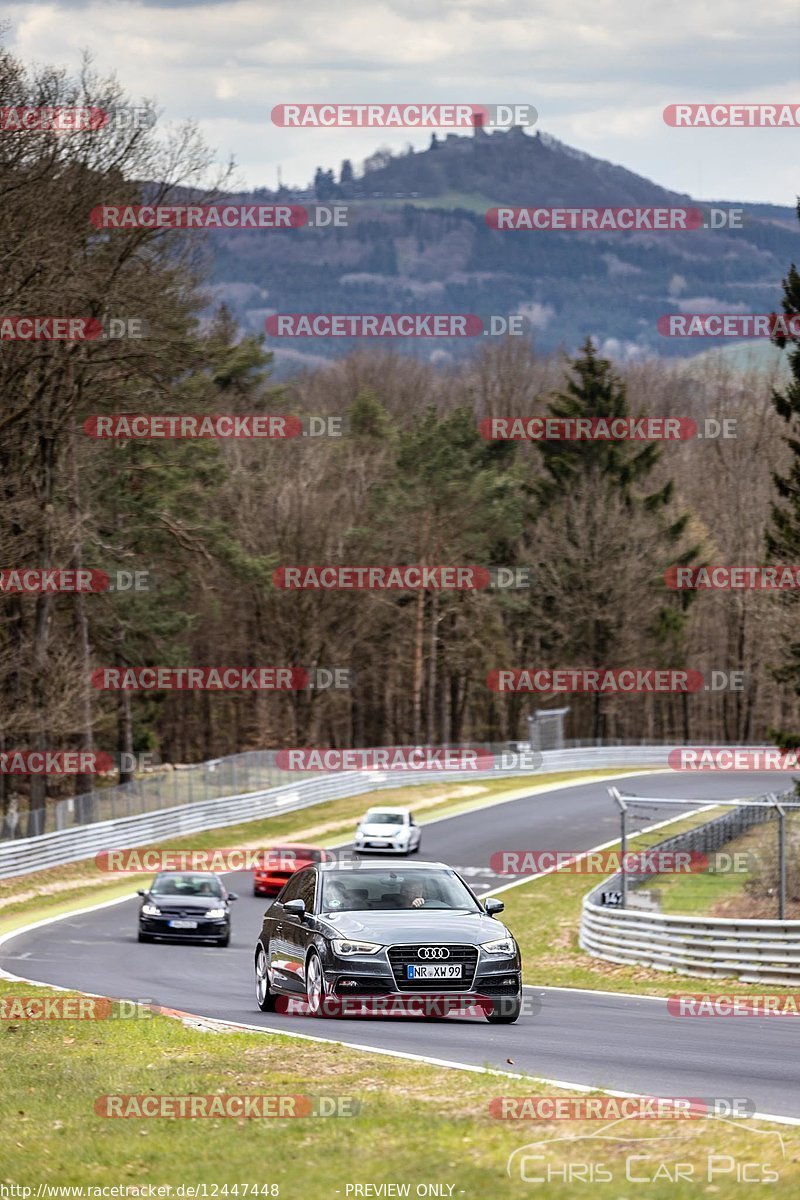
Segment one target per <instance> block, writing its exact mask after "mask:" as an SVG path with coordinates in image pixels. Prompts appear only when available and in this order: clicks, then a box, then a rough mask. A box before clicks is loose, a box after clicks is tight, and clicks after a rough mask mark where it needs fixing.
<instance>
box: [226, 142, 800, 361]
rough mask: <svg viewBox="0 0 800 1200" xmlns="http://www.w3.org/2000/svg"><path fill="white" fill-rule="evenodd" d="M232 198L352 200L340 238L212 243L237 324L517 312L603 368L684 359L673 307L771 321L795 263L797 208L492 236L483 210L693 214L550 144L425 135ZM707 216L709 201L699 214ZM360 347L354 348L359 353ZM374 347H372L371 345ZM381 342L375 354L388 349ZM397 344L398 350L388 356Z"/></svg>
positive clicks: (426, 343)
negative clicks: (321, 316)
mask: <svg viewBox="0 0 800 1200" xmlns="http://www.w3.org/2000/svg"><path fill="white" fill-rule="evenodd" d="M231 199H235V200H237V201H240V202H247V201H250V202H252V201H253V200H261V201H262V202H263V201H273V200H289V201H294V202H296V203H303V202H307V201H309V200H315V199H316V200H318V201H319V202H321V203H348V204H350V205H352V210H353V221H352V225H351V227H350V228H346V229H331V228H328V229H308V228H302V229H296V230H282V231H276V232H265V231H257V232H256V231H254V232H244V231H241V232H233V231H231V232H224V233H222V232H218V233H215V234H213V235H212V236H210V237H209V243H210V248H211V251H212V253H213V255H214V289H213V295H214V301H215V303H218V302H220V301H224V302H225V303H227V305H228V306H229V307H230V308H231V309H232V311H233V312H234V314H235V316H236V317H237V319H238V321H239V322H240V324H241V325H242V327H243V328H245V329H248V330H252V331H256V330H263V327H264V320H265V318H266V317H267V316H268V315H270V314H272V313H275V312H345V313H355V312H358V313H361V312H377V313H387V312H458V313H464V312H471V313H477V314H478V315H480V316H482V317H484V318H487V317H488V316H489V315H491V314H499V315H508V314H511V313H521V314H522V315H523V316H524V317H525V318H526V329H527V331H528V335H529V336H533V338H534V341H535V344H536V345H537V346H538V347H539V348H540V349H542V350H548V349H553V348H556V347H558V346H563V347H566V348H567V349H568V350H572V349H574V348H575V347H576V346H577V345H578V344H579V343H580V342H581V341H582V340H583V338H584V337H585V336H586V335H587V334H592V335H593V336H595V337H596V338H597V339H598V340H599V342H600V343H601V345H603V347H604V349H605V351H606V352H607V353H610V354H611V355H612V356H635V355H642V354H644V355H652V354H663V355H670V356H676V355H680V356H686V355H693V354H698V353H700V352H703V351H706V350H708V349H709V348H711V347H713V346H714V345H717V346H720V345H735V343H731V342H729V341H720V340H717V341H716V342H713V341H711V340H708V339H702V340H699V339H685V340H684V339H667V338H664V337H662V336H660V335H659V333H658V332H657V329H656V322H657V320H658V317H659V316H660V315H661V314H662V313H665V312H675V311H695V312H698V311H704V312H716V311H740V312H769V311H772V310H773V309H775V308H776V307H779V306H780V297H781V291H780V283H781V279H782V277H783V276H784V274H785V273H786V270H787V267H788V266H789V264H790V262H791V261H793V260H797V259H798V258H800V223H799V222H798V221H797V217H796V214H795V212H794V210H793V209H791V208H789V207H788V206H787V208H785V209H783V208H780V207H778V206H775V205H767V204H757V205H746V204H741V205H737V204H736V202H735V201H719V202H716V207H717V208H718V209H729V208H742V209H743V210H744V217H743V228H741V229H700V230H695V231H685V232H674V233H670V232H650V233H648V232H640V233H619V232H611V233H592V232H563V233H557V232H549V231H536V232H526V231H515V232H498V231H496V230H493V229H490V228H489V227H488V226H487V224H486V221H485V219H484V214H485V212H486V210H487V209H488V208H491V207H496V206H499V205H517V206H542V207H555V206H564V207H586V206H597V207H600V206H607V207H622V206H629V205H643V206H651V205H652V206H675V205H689V204H692V203H699V202H693V201H692V200H691V198H690V197H689V196H687V195H684V194H680V193H677V192H672V191H669V190H667V189H666V188H662V187H660V186H659V185H658V184H656V183H653V182H651V181H650V180H648V179H645V178H643V177H642V176H640V175H636V174H634V173H633V172H631V171H627V170H625V168H623V167H620V166H616V165H614V164H613V163H609V162H605V161H603V160H602V159H597V158H592V157H591V156H590V155H588V154H584V153H582V152H580V151H577V150H573V149H571V148H570V147H569V146H566V145H564V144H563V143H561V142H559V141H557V140H556V139H555V138H553V137H550V136H549V135H547V134H544V133H540V132H539V133H536V134H534V135H531V134H526V133H524V132H523V131H522V130H521V129H514V130H510V131H508V132H507V133H500V132H497V133H492V134H486V133H483V132H480V131H479V132H478V134H477V135H472V136H466V137H463V136H456V135H454V134H450V135H448V136H447V137H445V138H438V137H433V138H432V141H431V145H430V147H429V148H428V149H427V150H424V151H421V152H414V151H412V150H409V151H408V152H407V153H405V154H401V155H397V156H393V155H390V154H389V153H388V152H383V151H379V152H377V153H376V154H374V155H372V157H371V158H369V159H367V161H366V163H365V170H364V171H363V173H362V174H361V175H360V176H355V175H353V174H352V173H351V171H350V170H349V168H348V167H344V169H343V170H342V171H340V172H339V174H338V177H337V175H336V174H335V173H334V171H333V170H330V169H327V170H322V169H321V168H320V169H319V170H318V171H317V176H316V180H315V185H314V187H313V188H310V189H309V190H307V191H304V192H289V191H288V190H286V189H282V190H281V191H279V192H270V191H268V190H267V189H266V188H259V189H257V191H256V192H254V193H252V194H248V195H243V196H237V197H231ZM700 206H701V207H703V208H707V207H708V205H707V204H703V205H700ZM268 343H269V345H270V347H271V348H273V349H274V350H275V351H276V360H277V362H278V364H279V365H281V366H283V367H284V368H287V367H289V366H291V365H293V364H294V363H296V362H297V361H313V360H315V359H319V358H323V359H324V358H329V357H332V356H334V355H339V354H341V353H343V352H345V351H347V350H349V349H351V348H352V347H353V346H354V345H355V344H357V343H355V342H354V341H353V340H346V339H326V338H313V339H312V338H296V339H292V340H291V341H289V340H287V339H273V338H270V339H268ZM358 344H362V343H358ZM372 344H373V345H374V344H375V341H373V343H372ZM386 344H387V343H386V342H383V345H386ZM399 344H400V343H399V342H397V341H394V342H393V343H392V345H393V346H394V347H397V346H398V345H399ZM474 347H475V339H449V340H448V341H446V342H443V341H441V340H439V339H435V340H434V339H427V338H422V339H415V340H413V341H412V340H410V339H407V340H405V341H404V342H403V343H402V348H403V349H404V350H405V351H406V352H408V353H410V354H415V355H417V356H419V357H424V358H429V357H431V356H432V355H438V356H440V355H442V354H446V355H448V356H451V357H453V358H457V357H460V356H463V355H465V354H469V353H470V352H471V351H472V350H473V349H474Z"/></svg>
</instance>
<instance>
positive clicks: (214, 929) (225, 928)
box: [139, 917, 231, 942]
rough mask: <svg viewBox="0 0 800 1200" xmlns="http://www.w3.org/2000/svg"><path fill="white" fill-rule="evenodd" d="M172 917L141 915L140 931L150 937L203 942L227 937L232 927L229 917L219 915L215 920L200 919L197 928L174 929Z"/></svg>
mask: <svg viewBox="0 0 800 1200" xmlns="http://www.w3.org/2000/svg"><path fill="white" fill-rule="evenodd" d="M172 919H173V918H170V917H140V918H139V932H140V933H146V934H147V936H148V937H159V938H165V939H169V940H170V941H175V942H184V941H189V942H203V941H208V939H209V938H224V937H227V936H228V934H229V933H230V929H231V922H230V918H229V917H217V918H216V919H215V920H213V921H202V920H200V919H198V921H197V928H196V929H172V928H171V927H170V920H172ZM186 919H187V920H188V919H189V918H186ZM192 919H193V918H192Z"/></svg>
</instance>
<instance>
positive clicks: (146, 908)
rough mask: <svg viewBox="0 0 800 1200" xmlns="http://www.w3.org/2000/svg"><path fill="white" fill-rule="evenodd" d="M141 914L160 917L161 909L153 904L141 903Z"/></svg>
mask: <svg viewBox="0 0 800 1200" xmlns="http://www.w3.org/2000/svg"><path fill="white" fill-rule="evenodd" d="M142 916H143V917H160V916H161V909H160V908H156V906H155V904H143V905H142Z"/></svg>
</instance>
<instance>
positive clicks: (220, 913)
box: [205, 908, 225, 921]
mask: <svg viewBox="0 0 800 1200" xmlns="http://www.w3.org/2000/svg"><path fill="white" fill-rule="evenodd" d="M205 915H206V917H207V918H208V919H209V920H210V921H213V920H214V919H215V918H216V917H224V916H225V909H224V908H208V909H206V913H205Z"/></svg>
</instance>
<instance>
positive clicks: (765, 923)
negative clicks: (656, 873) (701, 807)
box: [578, 798, 800, 984]
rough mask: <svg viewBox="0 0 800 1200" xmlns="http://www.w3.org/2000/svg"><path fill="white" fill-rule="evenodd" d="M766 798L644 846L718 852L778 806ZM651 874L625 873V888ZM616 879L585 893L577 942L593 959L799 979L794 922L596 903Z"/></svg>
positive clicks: (768, 979) (747, 978)
mask: <svg viewBox="0 0 800 1200" xmlns="http://www.w3.org/2000/svg"><path fill="white" fill-rule="evenodd" d="M770 799H772V798H770ZM766 801H767V798H765V799H764V802H762V803H761V804H751V805H747V804H743V805H742V806H741V808H739V809H733V810H732V811H731V812H729V813H725V814H724V815H723V816H721V817H716V818H715V819H714V820H713V821H708V822H706V823H705V824H704V825H701V826H697V827H695V828H694V829H691V830H686V831H685V832H683V833H679V834H676V835H674V836H673V837H671V838H667V839H665V840H664V841H661V842H659V843H658V844H657V845H654V846H649V847H648V851H653V852H656V851H662V852H663V851H672V850H677V849H682V850H688V851H697V850H702V851H705V852H707V851H709V850H715V849H718V848H719V847H720V846H723V845H724V844H725V843H726V842H729V841H731V840H732V839H733V838H735V837H736V836H738V834H739V833H741V832H743V831H744V830H745V829H747V828H750V827H752V826H754V825H756V824H759V823H761V822H763V821H767V820H771V819H774V818H775V817H776V815H777V810H776V808H775V807H774V805H772V804H769V803H767V802H766ZM711 803H712V804H713V801H711ZM652 878H653V877H652V875H650V876H644V875H635V874H630V873H629V874H628V879H627V883H628V887H635V886H636V884H637V883H641V882H643V881H644V880H645V879H650V880H652ZM621 881H622V873H621V872H617V874H615V875H613V876H611V877H610V878H608V879H606V880H604V881H603V882H602V883H600V884H598V885H597V886H596V887H594V888H592V890H591V891H590V892H589V893H588V894H587V895H586V896H585V897H584V900H583V906H582V909H581V920H580V932H579V937H578V944H579V945H580V947H581V949H583V950H586V951H587V953H589V954H591V955H592V956H593V957H595V958H603V959H606V960H607V961H609V962H615V963H622V964H625V965H632V964H635V965H638V966H646V967H652V968H653V969H654V970H658V971H664V972H672V973H676V974H681V975H694V976H698V977H700V978H703V979H722V978H731V977H735V978H737V979H739V980H740V981H741V982H742V983H782V984H796V983H797V982H798V981H800V921H788V920H764V919H761V918H741V917H705V916H686V915H683V914H672V913H659V912H649V911H645V910H642V909H636V908H617V907H615V906H613V905H605V904H602V903H601V902H600V899H601V893H602V892H614V891H615V890H616V889H617V888H618V887H619V886H620V885H621Z"/></svg>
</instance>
